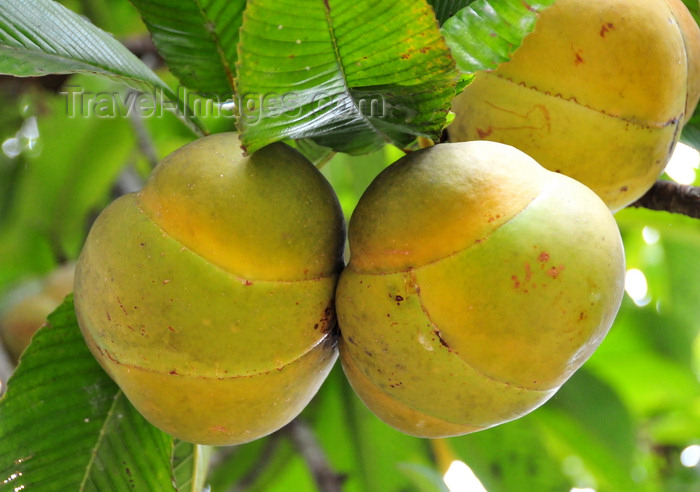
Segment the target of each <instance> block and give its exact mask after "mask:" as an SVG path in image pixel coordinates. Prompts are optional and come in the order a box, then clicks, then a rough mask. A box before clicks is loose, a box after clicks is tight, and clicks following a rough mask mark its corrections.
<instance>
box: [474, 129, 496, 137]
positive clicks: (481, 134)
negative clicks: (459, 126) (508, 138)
mask: <svg viewBox="0 0 700 492" xmlns="http://www.w3.org/2000/svg"><path fill="white" fill-rule="evenodd" d="M476 133H477V135H479V138H486V137H488V136H489V135H491V134H492V133H493V127H492V126H490V127H488V128H487V129H486V130H482V129H481V128H477V129H476Z"/></svg>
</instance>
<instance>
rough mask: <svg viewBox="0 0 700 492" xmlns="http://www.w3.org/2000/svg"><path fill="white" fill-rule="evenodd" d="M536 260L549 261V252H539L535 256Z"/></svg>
mask: <svg viewBox="0 0 700 492" xmlns="http://www.w3.org/2000/svg"><path fill="white" fill-rule="evenodd" d="M537 261H540V262H545V261H549V253H547V252H546V251H542V252H541V253H540V255H539V256H538V257H537Z"/></svg>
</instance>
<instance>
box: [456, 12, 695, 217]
mask: <svg viewBox="0 0 700 492" xmlns="http://www.w3.org/2000/svg"><path fill="white" fill-rule="evenodd" d="M698 97H700V29H698V26H697V24H696V22H695V21H694V19H693V18H692V16H691V15H690V13H689V12H688V10H687V8H686V7H685V6H684V5H683V3H682V2H681V1H680V0H642V1H640V0H557V2H555V3H554V5H553V6H551V7H549V8H547V9H546V10H545V11H544V12H543V13H542V14H541V17H540V18H539V20H538V22H537V24H536V27H535V30H534V31H533V32H532V33H531V34H529V35H528V36H527V37H526V38H525V40H524V42H523V44H522V46H521V47H520V48H519V49H518V50H517V51H516V52H515V54H514V56H513V58H512V59H511V60H510V61H508V62H506V63H504V64H502V65H501V66H499V67H498V68H497V69H496V70H494V71H489V72H482V73H479V74H477V75H476V78H475V79H474V81H473V83H472V84H470V85H469V86H468V87H467V88H466V89H465V90H464V92H462V93H461V94H460V95H459V96H457V97H456V98H455V100H454V102H453V111H454V112H455V114H456V118H455V121H454V122H453V124H452V125H451V126H450V127H449V129H448V132H449V135H450V140H451V141H455V142H457V141H468V140H492V141H496V142H502V143H506V144H509V145H513V146H515V147H517V148H518V149H520V150H522V151H524V152H525V153H527V154H529V155H530V156H531V157H533V158H534V159H535V160H536V161H538V162H539V163H540V164H541V165H543V166H544V167H546V168H547V169H549V170H551V171H557V172H561V173H564V174H566V175H568V176H571V177H573V178H574V179H576V180H578V181H581V182H582V183H584V184H585V185H587V186H588V187H590V188H591V189H592V190H593V191H595V192H596V193H598V195H599V196H600V197H601V198H602V199H603V200H604V201H605V202H606V203H607V204H608V206H609V207H610V209H611V210H613V211H616V210H619V209H620V208H622V207H624V206H626V205H628V204H630V203H632V202H633V201H634V200H636V199H637V198H639V197H640V196H641V195H643V194H644V193H645V192H646V191H647V190H648V189H649V188H650V187H651V186H652V185H653V183H654V181H655V180H656V179H657V178H658V176H659V175H660V174H661V173H662V171H663V169H664V167H665V166H666V163H667V162H668V159H669V157H670V154H671V152H672V151H673V148H674V145H675V143H676V142H677V140H678V138H679V136H680V130H681V128H682V125H683V124H684V123H685V122H686V121H687V120H688V119H689V118H690V116H691V115H692V113H693V111H694V109H695V107H696V105H697V103H698Z"/></svg>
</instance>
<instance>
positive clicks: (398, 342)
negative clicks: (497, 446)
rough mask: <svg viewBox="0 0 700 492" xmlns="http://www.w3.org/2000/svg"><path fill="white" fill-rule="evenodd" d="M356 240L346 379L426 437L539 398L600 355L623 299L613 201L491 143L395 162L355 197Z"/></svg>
mask: <svg viewBox="0 0 700 492" xmlns="http://www.w3.org/2000/svg"><path fill="white" fill-rule="evenodd" d="M349 241H350V261H349V263H348V265H347V267H346V268H345V270H344V271H343V273H342V274H341V277H340V281H339V283H338V288H337V291H336V309H337V313H338V323H339V327H340V331H341V341H340V359H341V362H342V365H343V368H344V370H345V373H346V375H347V377H348V379H349V381H350V383H351V384H352V386H353V388H354V389H355V390H356V392H357V393H358V395H359V396H360V398H361V399H362V400H363V401H364V402H365V403H366V404H367V406H368V407H369V408H370V409H371V410H373V411H374V413H375V414H377V415H378V416H379V417H380V418H381V419H383V420H384V421H385V422H386V423H388V424H389V425H391V426H393V427H395V428H397V429H399V430H401V431H403V432H406V433H408V434H412V435H416V436H421V437H442V436H450V435H458V434H464V433H467V432H471V431H476V430H479V429H484V428H487V427H491V426H494V425H497V424H499V423H502V422H506V421H508V420H512V419H515V418H517V417H519V416H522V415H524V414H526V413H527V412H529V411H531V410H533V409H534V408H536V407H537V406H539V405H541V404H542V403H544V402H545V401H546V400H547V399H548V398H550V397H551V396H552V395H553V394H554V393H555V392H556V391H557V389H558V388H559V387H560V386H561V385H562V384H563V383H564V382H565V381H566V380H567V379H568V378H569V377H570V376H571V374H572V373H573V372H574V371H575V370H576V369H577V368H578V367H580V366H581V364H583V362H584V361H585V360H586V359H587V358H588V357H589V356H590V355H591V353H592V352H593V351H594V350H595V348H596V347H597V346H598V345H599V344H600V342H601V341H602V339H603V337H604V336H605V334H606V333H607V331H608V329H609V327H610V325H611V324H612V322H613V319H614V317H615V315H616V313H617V310H618V308H619V305H620V302H621V298H622V293H623V284H624V273H625V265H624V252H623V248H622V241H621V238H620V234H619V231H618V229H617V225H616V223H615V221H614V219H613V217H612V214H611V213H610V211H609V209H608V208H607V207H606V205H605V204H604V203H603V202H602V201H601V200H600V198H599V197H598V196H596V194H595V193H593V192H592V191H591V190H590V189H588V188H587V187H585V186H584V185H582V184H580V183H579V182H577V181H575V180H573V179H571V178H568V177H567V176H564V175H562V174H557V173H553V172H550V171H547V170H546V169H544V168H543V167H541V166H539V165H538V164H537V163H536V162H535V161H534V160H533V159H531V158H530V157H529V156H527V155H526V154H524V153H523V152H521V151H519V150H517V149H515V148H514V147H511V146H508V145H504V144H500V143H495V142H486V141H475V142H464V143H448V144H439V145H437V146H434V147H431V148H428V149H424V150H420V151H417V152H414V153H412V154H409V155H407V156H406V157H404V158H402V159H400V160H399V161H397V162H396V163H394V164H392V165H391V166H390V167H389V168H387V169H386V170H385V171H383V172H382V173H381V174H380V175H379V176H378V177H377V178H376V179H375V181H374V182H373V183H372V184H371V185H370V187H369V188H368V189H367V191H366V192H365V193H364V195H363V196H362V198H361V199H360V202H359V204H358V205H357V208H356V210H355V212H354V213H353V216H352V218H351V220H350V227H349Z"/></svg>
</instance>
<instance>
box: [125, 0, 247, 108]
mask: <svg viewBox="0 0 700 492" xmlns="http://www.w3.org/2000/svg"><path fill="white" fill-rule="evenodd" d="M130 1H131V3H132V4H134V6H135V7H136V8H137V9H138V10H139V12H140V14H141V17H142V19H143V21H144V23H145V24H146V27H148V30H149V31H150V32H151V35H152V37H153V42H154V43H155V45H156V47H157V48H158V52H159V53H160V55H161V56H162V57H163V59H164V60H165V62H166V64H167V65H168V68H170V70H171V71H172V72H173V74H175V76H176V77H177V78H178V79H179V80H180V82H181V83H182V84H183V85H185V86H186V87H188V88H190V89H193V90H196V91H198V92H200V93H202V94H207V95H209V96H210V97H215V98H223V99H222V100H221V102H224V101H225V100H226V99H227V98H230V97H232V95H233V94H232V93H233V79H234V76H235V67H234V65H235V63H236V59H237V54H236V43H237V42H238V30H239V28H240V26H241V22H242V19H243V9H244V8H245V3H246V2H245V0H180V1H178V2H172V1H170V0H130Z"/></svg>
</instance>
